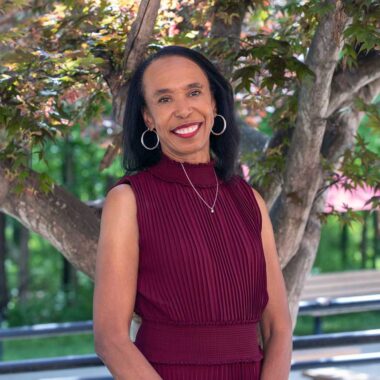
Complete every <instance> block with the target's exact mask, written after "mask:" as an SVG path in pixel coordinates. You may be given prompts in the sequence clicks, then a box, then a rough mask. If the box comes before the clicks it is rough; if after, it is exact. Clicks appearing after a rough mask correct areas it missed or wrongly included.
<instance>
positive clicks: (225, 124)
mask: <svg viewBox="0 0 380 380" xmlns="http://www.w3.org/2000/svg"><path fill="white" fill-rule="evenodd" d="M217 116H219V117H221V118H222V120H223V129H222V130H221V131H220V132H214V131H213V130H212V128H211V133H212V134H213V135H216V136H219V135H222V134H223V133H224V131H225V130H226V128H227V122H226V119H225V118H224V116H223V115H220V114H217V115H215V118H216V117H217Z"/></svg>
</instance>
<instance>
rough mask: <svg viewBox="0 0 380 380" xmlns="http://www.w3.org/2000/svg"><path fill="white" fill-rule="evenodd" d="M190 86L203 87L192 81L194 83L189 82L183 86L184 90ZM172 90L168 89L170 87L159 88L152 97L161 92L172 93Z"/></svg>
mask: <svg viewBox="0 0 380 380" xmlns="http://www.w3.org/2000/svg"><path fill="white" fill-rule="evenodd" d="M191 88H203V85H202V84H200V83H198V82H194V83H190V84H188V85H186V86H185V87H184V89H185V90H189V89H191ZM172 92H173V91H172V90H171V89H170V88H160V89H159V90H156V91H155V92H154V94H153V97H155V98H156V97H157V96H160V95H162V94H167V93H172Z"/></svg>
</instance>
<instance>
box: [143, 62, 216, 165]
mask: <svg viewBox="0 0 380 380" xmlns="http://www.w3.org/2000/svg"><path fill="white" fill-rule="evenodd" d="M143 91H144V98H145V103H146V107H144V109H143V117H144V121H145V124H146V125H147V127H148V128H149V129H150V130H152V129H155V130H156V132H157V134H158V136H159V138H160V143H161V148H162V151H163V152H164V153H165V154H166V155H168V156H169V157H171V158H173V159H177V160H178V159H179V160H180V161H182V160H186V161H189V162H195V163H197V162H207V161H209V159H210V148H209V147H210V131H211V128H212V126H213V124H214V117H215V115H216V104H215V100H214V97H213V95H212V93H211V90H210V86H209V83H208V80H207V77H206V75H205V74H204V72H203V71H202V69H201V68H200V67H199V66H198V65H197V64H196V63H194V62H193V61H191V60H190V59H187V58H184V57H181V56H170V57H162V58H159V59H157V60H155V61H153V62H152V63H151V64H150V65H149V66H148V68H147V69H146V71H145V73H144V76H143Z"/></svg>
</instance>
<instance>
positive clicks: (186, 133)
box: [172, 122, 203, 137]
mask: <svg viewBox="0 0 380 380" xmlns="http://www.w3.org/2000/svg"><path fill="white" fill-rule="evenodd" d="M202 124H203V123H202V122H197V123H187V124H183V125H180V126H179V127H177V128H174V129H173V130H172V132H173V133H174V134H175V135H177V136H180V137H192V136H194V135H195V134H196V133H197V132H198V130H199V129H200V127H201V125H202Z"/></svg>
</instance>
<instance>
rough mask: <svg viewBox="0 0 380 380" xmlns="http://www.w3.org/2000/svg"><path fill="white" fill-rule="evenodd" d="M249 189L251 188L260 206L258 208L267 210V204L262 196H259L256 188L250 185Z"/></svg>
mask: <svg viewBox="0 0 380 380" xmlns="http://www.w3.org/2000/svg"><path fill="white" fill-rule="evenodd" d="M251 189H252V192H253V194H254V196H255V198H256V200H257V203H258V204H259V207H260V210H261V212H263V211H266V210H267V205H266V203H265V200H264V198H263V197H262V196H261V194H260V193H259V192H258V191H257V190H256V189H254V188H253V187H252V186H251Z"/></svg>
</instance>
